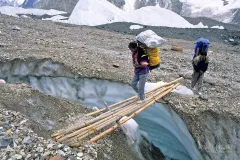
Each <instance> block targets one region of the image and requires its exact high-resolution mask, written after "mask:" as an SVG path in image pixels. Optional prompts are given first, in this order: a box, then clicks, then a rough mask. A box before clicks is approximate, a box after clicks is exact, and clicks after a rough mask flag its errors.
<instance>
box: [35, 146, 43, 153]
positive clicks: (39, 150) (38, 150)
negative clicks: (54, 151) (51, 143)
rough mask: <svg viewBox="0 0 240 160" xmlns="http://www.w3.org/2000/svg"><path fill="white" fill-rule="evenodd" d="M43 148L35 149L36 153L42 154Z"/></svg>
mask: <svg viewBox="0 0 240 160" xmlns="http://www.w3.org/2000/svg"><path fill="white" fill-rule="evenodd" d="M43 150H44V149H43V147H37V149H36V151H37V152H39V153H42V152H43Z"/></svg>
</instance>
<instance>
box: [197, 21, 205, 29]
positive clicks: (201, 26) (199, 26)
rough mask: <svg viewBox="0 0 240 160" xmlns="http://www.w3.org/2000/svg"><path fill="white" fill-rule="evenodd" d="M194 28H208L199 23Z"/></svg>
mask: <svg viewBox="0 0 240 160" xmlns="http://www.w3.org/2000/svg"><path fill="white" fill-rule="evenodd" d="M196 28H208V26H204V24H203V23H202V22H200V23H198V24H197V25H196Z"/></svg>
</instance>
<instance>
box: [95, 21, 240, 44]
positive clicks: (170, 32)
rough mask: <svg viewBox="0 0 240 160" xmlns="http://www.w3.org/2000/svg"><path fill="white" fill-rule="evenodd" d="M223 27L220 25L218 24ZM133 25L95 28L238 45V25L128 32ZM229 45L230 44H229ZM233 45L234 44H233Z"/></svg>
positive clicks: (109, 25)
mask: <svg viewBox="0 0 240 160" xmlns="http://www.w3.org/2000/svg"><path fill="white" fill-rule="evenodd" d="M189 20H190V21H193V22H195V21H197V20H196V19H190V18H189ZM205 21H207V22H205V23H204V24H208V25H210V24H212V23H215V22H214V21H212V20H211V21H210V20H205ZM219 24H221V25H223V24H222V23H219ZM131 25H134V24H133V23H112V24H107V25H101V26H96V28H98V29H102V30H107V31H111V32H116V33H121V34H127V35H137V34H139V33H140V32H142V31H144V30H147V29H150V30H153V31H154V32H155V33H157V34H158V35H160V36H162V37H166V38H175V39H183V40H187V41H194V40H196V39H197V38H198V37H206V38H208V39H209V40H210V41H212V42H217V43H224V44H229V38H231V39H234V40H235V42H236V43H237V44H240V27H239V25H230V24H225V25H223V26H224V27H225V28H226V29H225V30H220V29H211V28H209V29H202V28H200V29H189V28H168V27H152V26H144V28H143V29H138V30H130V29H129V27H130V26H131ZM230 44H231V43H230ZM233 45H234V43H233Z"/></svg>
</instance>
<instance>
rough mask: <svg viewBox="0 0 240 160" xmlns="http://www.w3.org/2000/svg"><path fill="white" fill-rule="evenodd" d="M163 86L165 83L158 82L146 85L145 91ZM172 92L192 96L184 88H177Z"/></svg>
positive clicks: (190, 92) (189, 91) (187, 89)
mask: <svg viewBox="0 0 240 160" xmlns="http://www.w3.org/2000/svg"><path fill="white" fill-rule="evenodd" d="M163 84H166V82H163V81H160V82H157V83H146V85H145V91H150V90H152V89H154V88H156V87H158V86H161V85H163ZM172 92H174V93H178V94H182V95H193V94H194V93H193V91H192V90H191V89H189V88H187V87H186V86H178V87H177V88H176V89H174V90H173V91H172Z"/></svg>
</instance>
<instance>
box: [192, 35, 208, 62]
mask: <svg viewBox="0 0 240 160" xmlns="http://www.w3.org/2000/svg"><path fill="white" fill-rule="evenodd" d="M209 45H210V41H209V40H208V39H205V38H198V39H197V42H196V45H195V48H194V55H193V59H194V58H195V57H197V56H198V55H197V49H198V48H199V52H201V53H207V51H208V48H209Z"/></svg>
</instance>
